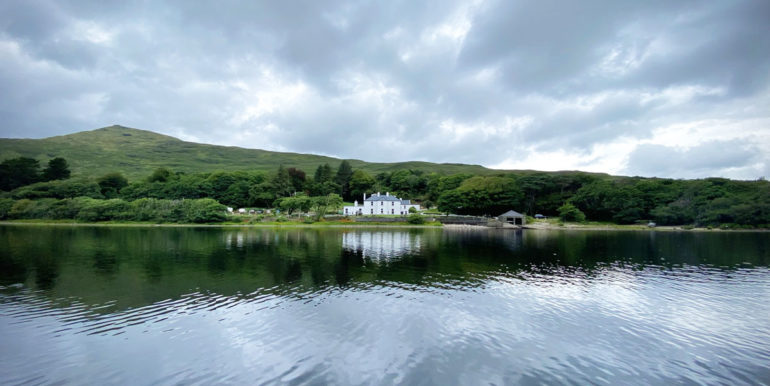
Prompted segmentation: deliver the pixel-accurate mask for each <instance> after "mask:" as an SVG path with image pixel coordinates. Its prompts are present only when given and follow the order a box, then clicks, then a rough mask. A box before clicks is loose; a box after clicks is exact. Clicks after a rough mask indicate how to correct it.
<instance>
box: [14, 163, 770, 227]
mask: <svg viewBox="0 0 770 386" xmlns="http://www.w3.org/2000/svg"><path fill="white" fill-rule="evenodd" d="M54 160H56V161H55V162H54ZM39 164H40V163H39V162H38V161H36V160H34V159H28V158H15V159H10V160H6V161H4V162H3V163H2V167H1V168H0V172H1V173H0V176H2V178H3V180H2V181H3V184H4V185H3V190H6V192H5V193H2V196H0V197H4V198H6V199H10V200H12V201H13V200H43V201H41V202H43V203H42V204H40V205H42V206H43V207H47V206H46V205H49V204H50V202H48V201H45V200H44V199H57V200H68V199H70V200H74V199H78V200H80V201H78V202H81V201H82V200H83V199H84V198H90V199H94V200H97V199H101V200H106V201H105V202H107V203H106V204H104V205H106V206H108V207H109V206H110V205H117V204H115V203H116V202H117V201H112V200H114V199H119V200H120V201H121V202H125V203H128V202H136V201H138V200H141V199H155V200H156V201H157V202H165V201H169V202H176V201H180V202H181V200H185V201H186V200H199V199H211V200H212V202H218V203H221V204H224V205H226V206H228V207H233V208H243V207H252V208H254V207H259V208H273V207H275V208H279V209H282V210H283V212H284V213H286V214H288V215H292V214H294V213H309V212H311V211H312V212H314V213H316V215H318V213H326V212H333V211H336V210H337V209H338V208H339V207H340V206H341V205H342V202H343V200H344V201H346V202H352V201H353V200H361V199H362V195H363V194H364V193H368V194H371V193H374V192H390V193H391V194H393V195H395V196H398V197H401V198H404V199H410V200H413V201H415V202H418V203H421V204H422V206H423V207H433V206H436V207H437V208H438V209H439V210H440V211H442V212H445V213H454V214H467V215H488V216H496V215H499V214H500V213H503V212H505V211H507V210H509V209H514V210H517V211H520V212H523V213H525V214H528V215H530V216H533V215H535V214H543V215H546V216H550V217H557V216H558V217H560V218H562V219H563V220H565V221H584V220H591V221H609V222H615V223H619V224H632V223H640V222H647V221H655V222H656V223H658V224H660V225H689V224H693V225H701V226H709V225H722V224H737V225H740V226H747V227H766V226H767V224H770V183H769V182H768V181H765V180H764V179H760V180H757V181H734V180H728V179H724V178H707V179H701V180H673V179H661V178H641V177H612V176H607V175H602V174H590V173H581V172H556V173H546V172H505V173H502V172H501V173H500V174H498V175H483V176H479V175H471V174H450V175H442V174H438V173H426V172H424V171H422V170H409V169H406V170H397V171H395V172H382V173H379V174H377V175H374V176H373V175H371V174H369V173H368V172H366V171H364V170H361V169H354V168H353V167H352V166H351V164H350V163H349V162H347V161H343V162H341V163H340V164H339V165H337V166H336V167H332V166H331V165H329V164H322V165H319V166H317V167H316V169H315V170H314V172H313V173H312V174H310V173H306V172H305V171H304V170H301V169H299V168H296V167H284V166H283V165H281V166H280V167H278V169H277V170H275V171H274V172H272V173H268V172H261V171H237V172H216V173H197V174H185V173H181V172H176V171H174V170H172V169H169V168H158V169H156V170H155V171H153V172H152V173H151V174H150V175H148V176H147V177H145V178H142V179H138V180H136V181H133V182H131V183H129V181H128V180H127V179H126V178H125V177H124V176H123V175H122V174H120V173H108V174H106V175H103V176H101V177H99V178H97V179H87V178H73V179H57V180H53V181H42V180H43V179H44V178H48V177H51V176H59V177H63V176H64V175H65V174H66V173H63V172H62V170H63V166H66V161H64V160H63V159H61V158H54V159H53V160H51V161H50V162H49V167H48V168H47V169H46V171H41V170H40V167H39ZM44 176H48V177H44ZM164 200H165V201H164ZM4 202H5V203H4V204H3V205H5V206H8V205H11V206H15V205H16V204H17V203H18V201H14V203H13V204H8V203H7V201H4ZM67 202H69V201H67ZM19 205H21V206H19V207H18V208H17V211H16V212H14V213H27V212H26V211H27V210H29V211H33V212H34V211H38V212H39V211H41V210H42V209H40V208H39V207H38V206H37V205H38V204H31V203H29V202H26V201H25V202H24V204H19ZM57 205H59V204H57ZM61 205H64V204H61ZM67 205H69V204H66V205H65V206H67ZM94 205H95V204H94ZM164 205H165V204H164ZM24 208H26V209H24ZM50 208H53V207H50ZM56 208H58V209H56V210H60V208H59V207H58V206H57V207H56ZM132 208H133V207H132ZM22 209H24V210H22ZM97 209H98V208H97ZM97 209H93V208H91V209H89V210H91V212H93V213H102V212H99V210H101V209H99V210H97ZM133 209H136V208H133ZM133 209H131V210H133ZM51 210H53V209H51ZM61 210H64V209H61ZM110 210H112V209H110ZM115 210H117V209H115ZM94 211H96V212H94ZM105 211H106V212H104V213H111V212H109V211H108V210H106V209H105ZM5 212H6V213H11V210H10V207H9V208H8V209H7V210H5ZM91 212H88V211H86V212H84V214H83V215H81V216H80V217H81V218H86V217H88V218H102V217H105V216H106V217H110V216H107V215H105V216H102V215H97V214H94V215H90V214H89V213H91ZM29 213H32V212H29ZM36 213H37V212H36ZM57 213H58V212H57ZM78 213H79V212H78ZM25 216H26V215H25ZM34 216H37V215H33V217H34ZM56 216H58V214H51V215H50V218H58V217H56ZM164 216H165V215H164ZM164 216H160V217H159V218H167V217H168V216H165V217H164ZM119 217H120V216H119ZM123 217H125V216H123ZM172 217H173V216H172ZM19 218H23V217H19ZM73 218H75V217H73ZM169 218H170V217H169ZM154 219H155V218H153V221H154ZM164 221H165V220H164ZM169 221H178V220H169Z"/></svg>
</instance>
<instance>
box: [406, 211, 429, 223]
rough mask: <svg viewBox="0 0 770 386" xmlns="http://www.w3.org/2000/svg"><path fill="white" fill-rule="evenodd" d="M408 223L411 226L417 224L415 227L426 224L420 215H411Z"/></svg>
mask: <svg viewBox="0 0 770 386" xmlns="http://www.w3.org/2000/svg"><path fill="white" fill-rule="evenodd" d="M406 221H407V222H408V223H410V224H415V225H419V224H425V218H423V217H422V215H420V214H418V213H412V214H410V215H409V219H408V220H406Z"/></svg>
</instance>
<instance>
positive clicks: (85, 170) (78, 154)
mask: <svg viewBox="0 0 770 386" xmlns="http://www.w3.org/2000/svg"><path fill="white" fill-rule="evenodd" d="M15 157H30V158H35V159H37V160H40V161H41V163H45V162H47V160H48V159H50V158H53V157H64V158H65V159H66V160H67V162H69V165H70V168H71V170H72V173H73V175H76V176H85V177H96V176H101V175H104V174H106V173H109V172H115V171H118V172H121V173H123V174H124V175H125V176H126V177H128V178H129V179H130V180H136V179H139V178H143V177H146V176H147V175H149V174H150V173H152V171H153V170H155V169H156V168H158V167H167V168H169V169H171V170H174V171H179V172H185V173H201V172H213V171H236V170H262V171H274V170H275V169H276V168H278V166H279V165H281V164H283V165H285V166H286V167H296V168H299V169H302V170H305V171H307V172H308V173H312V171H313V170H315V168H316V167H318V166H319V165H322V164H324V163H329V164H330V165H331V166H332V167H336V166H337V165H338V164H339V163H340V162H341V161H342V160H341V159H338V158H333V157H326V156H320V155H313V154H300V153H285V152H274V151H267V150H260V149H245V148H241V147H235V146H217V145H208V144H202V143H194V142H186V141H182V140H180V139H178V138H174V137H170V136H167V135H162V134H158V133H155V132H152V131H147V130H139V129H132V128H128V127H124V126H119V125H115V126H109V127H104V128H101V129H96V130H91V131H81V132H78V133H74V134H69V135H62V136H56V137H49V138H43V139H8V138H2V139H0V160H5V159H9V158H15ZM348 161H349V162H350V164H351V166H352V167H353V168H355V169H362V170H365V171H367V172H369V173H372V174H376V173H380V172H392V171H396V170H402V169H411V170H422V171H425V172H437V173H441V174H454V173H469V174H475V175H479V174H481V175H483V174H492V173H496V172H499V171H498V170H493V169H488V168H485V167H483V166H480V165H465V164H436V163H430V162H420V161H411V162H395V163H376V162H365V161H362V160H348Z"/></svg>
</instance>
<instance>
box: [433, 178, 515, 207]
mask: <svg viewBox="0 0 770 386" xmlns="http://www.w3.org/2000/svg"><path fill="white" fill-rule="evenodd" d="M522 198H523V193H522V192H521V190H520V189H519V187H518V186H516V182H515V181H514V180H513V179H512V178H509V177H480V176H477V177H471V178H469V179H467V180H465V181H463V182H462V184H460V186H459V187H458V188H457V189H452V190H448V191H446V192H444V193H442V194H441V196H439V199H438V207H439V210H440V211H442V212H445V213H457V214H470V215H484V214H485V215H497V214H500V213H503V212H504V211H506V210H509V209H511V208H516V207H518V206H519V205H520V203H521V200H522Z"/></svg>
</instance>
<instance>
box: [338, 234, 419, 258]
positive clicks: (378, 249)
mask: <svg viewBox="0 0 770 386" xmlns="http://www.w3.org/2000/svg"><path fill="white" fill-rule="evenodd" d="M421 246H422V236H421V235H420V234H419V233H412V232H368V231H363V232H344V233H343V234H342V248H345V249H347V250H348V251H351V252H360V253H361V257H363V258H364V259H368V260H372V261H378V262H383V261H388V260H393V259H397V258H399V257H401V256H404V255H409V254H416V253H419V252H420V248H421Z"/></svg>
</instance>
